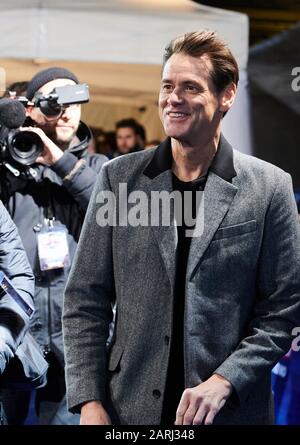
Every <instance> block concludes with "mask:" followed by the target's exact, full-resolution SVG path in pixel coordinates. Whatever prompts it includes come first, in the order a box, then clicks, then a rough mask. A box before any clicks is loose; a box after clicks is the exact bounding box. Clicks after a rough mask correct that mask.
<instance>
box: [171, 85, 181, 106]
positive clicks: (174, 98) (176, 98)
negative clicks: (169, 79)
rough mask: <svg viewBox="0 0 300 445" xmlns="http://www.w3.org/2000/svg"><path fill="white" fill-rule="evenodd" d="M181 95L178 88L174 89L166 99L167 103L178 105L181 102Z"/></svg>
mask: <svg viewBox="0 0 300 445" xmlns="http://www.w3.org/2000/svg"><path fill="white" fill-rule="evenodd" d="M183 100H184V99H183V95H182V91H181V90H180V88H174V90H173V91H172V92H171V93H170V95H169V97H168V101H169V103H170V104H178V103H182V102H183Z"/></svg>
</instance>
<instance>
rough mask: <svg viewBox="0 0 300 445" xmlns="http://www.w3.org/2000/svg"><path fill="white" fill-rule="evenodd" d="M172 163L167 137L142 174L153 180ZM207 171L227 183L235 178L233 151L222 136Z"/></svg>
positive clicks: (169, 167)
mask: <svg viewBox="0 0 300 445" xmlns="http://www.w3.org/2000/svg"><path fill="white" fill-rule="evenodd" d="M172 162H173V156H172V150H171V138H169V137H168V138H167V139H165V140H164V141H163V142H162V143H161V144H160V145H158V147H157V148H156V150H155V151H154V154H153V157H152V158H151V161H150V162H149V164H148V165H147V167H146V168H145V170H144V174H145V175H146V176H148V177H149V178H150V179H154V178H155V177H156V176H158V175H160V174H161V173H163V172H164V171H166V170H171V168H172ZM209 170H210V171H212V172H214V173H215V174H216V175H218V176H220V177H221V178H223V179H225V181H228V182H231V180H232V178H233V177H234V176H236V171H235V169H234V163H233V149H232V147H231V145H230V144H229V142H227V140H226V139H225V137H224V136H223V135H222V134H221V137H220V141H219V145H218V149H217V152H216V155H215V157H214V159H213V161H212V164H211V166H210V169H209Z"/></svg>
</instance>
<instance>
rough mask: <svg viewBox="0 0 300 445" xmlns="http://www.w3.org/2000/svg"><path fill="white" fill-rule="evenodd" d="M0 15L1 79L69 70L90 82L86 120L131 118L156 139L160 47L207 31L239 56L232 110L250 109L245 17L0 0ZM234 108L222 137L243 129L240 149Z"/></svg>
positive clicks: (170, 1) (152, 3) (162, 7)
mask: <svg viewBox="0 0 300 445" xmlns="http://www.w3.org/2000/svg"><path fill="white" fill-rule="evenodd" d="M0 13H1V28H0V57H1V59H0V62H1V66H2V67H3V68H4V70H5V74H6V83H7V84H9V83H11V82H13V81H17V80H26V78H27V79H28V78H30V77H32V75H33V74H34V73H35V72H37V71H39V70H41V69H43V68H45V67H47V66H53V65H54V64H56V65H61V66H66V67H68V68H70V69H73V71H74V72H75V73H76V74H77V75H78V77H79V78H80V80H81V81H83V82H87V83H88V84H89V85H90V89H91V97H92V101H91V103H90V104H89V105H87V106H86V107H85V108H86V110H85V111H84V117H85V119H86V120H87V121H88V123H89V124H91V125H94V126H102V127H104V128H105V129H107V130H109V129H113V126H114V122H115V120H116V119H119V118H122V117H128V116H133V117H136V118H137V119H139V121H140V122H141V123H143V124H144V125H145V126H146V128H147V130H148V133H149V134H148V138H149V139H152V138H161V137H162V136H163V132H162V129H161V126H160V123H159V122H158V117H157V110H156V108H157V106H156V100H157V94H158V88H159V77H160V65H161V61H162V54H163V50H164V47H165V46H166V44H167V43H168V42H169V41H170V40H171V39H172V38H174V37H175V36H177V35H179V34H182V33H185V32H188V31H194V30H199V29H204V28H207V29H212V30H215V31H217V32H218V34H219V35H220V36H221V37H222V38H223V39H224V40H225V41H226V42H227V43H228V44H229V46H230V48H231V49H232V51H233V53H234V55H235V57H236V58H237V60H238V63H239V67H240V69H241V78H242V84H241V88H240V99H239V100H238V101H237V106H236V108H239V106H240V105H239V102H240V100H241V102H242V104H243V105H242V106H243V107H246V108H247V104H246V105H245V103H244V102H245V100H244V99H245V98H246V96H245V95H244V94H242V93H243V90H244V92H245V85H243V84H244V80H245V74H244V72H245V70H246V67H247V60H248V18H247V16H246V15H244V14H240V13H235V12H229V11H224V10H221V9H216V8H210V7H207V6H202V5H199V4H196V3H194V2H192V1H189V0H160V1H158V0H139V1H138V0H106V1H105V0H87V1H82V0H81V1H79V0H61V1H58V0H0ZM243 96H244V97H243ZM236 111H237V113H235V112H234V109H233V110H232V111H231V112H230V113H229V114H228V117H227V116H226V118H225V120H224V126H225V127H226V128H225V134H226V133H228V132H229V133H230V132H231V133H232V134H227V137H228V138H229V139H230V140H231V141H232V142H233V143H234V141H235V139H236V135H235V133H238V127H239V126H241V127H243V128H244V129H243V141H244V142H243V143H244V146H243V147H241V149H242V150H243V151H247V147H246V146H245V144H246V140H247V133H246V134H245V131H246V132H248V133H249V131H248V128H247V123H246V122H245V123H241V122H237V121H236V119H235V115H237V117H238V119H239V121H240V119H241V116H243V115H244V114H245V111H244V112H243V113H241V110H236ZM231 120H233V122H232V123H231ZM231 128H233V129H234V131H232V130H231ZM236 145H237V144H236ZM239 145H241V144H239ZM246 145H247V144H246Z"/></svg>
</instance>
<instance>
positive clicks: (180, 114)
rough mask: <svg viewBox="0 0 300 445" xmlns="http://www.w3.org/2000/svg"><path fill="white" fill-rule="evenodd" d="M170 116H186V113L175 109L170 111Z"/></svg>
mask: <svg viewBox="0 0 300 445" xmlns="http://www.w3.org/2000/svg"><path fill="white" fill-rule="evenodd" d="M169 116H173V117H184V116H186V113H175V112H173V111H170V112H169Z"/></svg>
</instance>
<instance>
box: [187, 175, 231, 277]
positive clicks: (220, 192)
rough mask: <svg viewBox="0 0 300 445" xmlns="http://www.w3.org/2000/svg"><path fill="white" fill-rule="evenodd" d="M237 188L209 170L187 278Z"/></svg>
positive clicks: (191, 249)
mask: <svg viewBox="0 0 300 445" xmlns="http://www.w3.org/2000/svg"><path fill="white" fill-rule="evenodd" d="M237 190H238V188H237V187H236V186H235V185H233V184H231V183H230V182H228V181H226V180H225V179H223V178H221V177H220V176H218V175H217V174H216V173H214V172H213V171H210V173H209V175H208V178H207V182H206V186H205V189H204V193H203V199H204V206H203V212H204V225H203V232H202V234H200V236H197V237H193V238H192V239H191V246H190V253H189V260H188V265H187V278H188V279H190V278H192V277H193V275H194V273H195V271H196V269H197V266H198V265H199V263H200V261H201V258H202V256H203V254H204V252H205V250H206V249H207V247H208V246H209V243H210V242H211V240H212V238H213V236H214V234H215V232H216V231H217V229H218V227H219V226H220V224H221V222H222V220H223V219H224V217H225V215H226V213H227V212H228V210H229V208H230V205H231V203H232V201H233V198H234V197H235V194H236V192H237ZM198 218H201V214H200V212H198Z"/></svg>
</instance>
